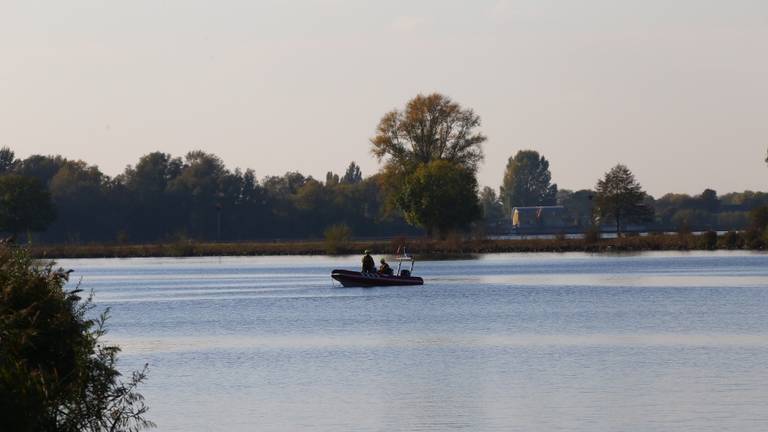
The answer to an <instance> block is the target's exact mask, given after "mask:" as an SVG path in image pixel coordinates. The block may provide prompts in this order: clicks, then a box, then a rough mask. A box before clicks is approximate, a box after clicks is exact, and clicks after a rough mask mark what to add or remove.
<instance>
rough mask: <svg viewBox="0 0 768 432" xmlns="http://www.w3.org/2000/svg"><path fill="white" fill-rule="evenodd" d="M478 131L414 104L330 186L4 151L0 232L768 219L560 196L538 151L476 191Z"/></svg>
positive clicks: (604, 188)
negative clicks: (369, 163)
mask: <svg viewBox="0 0 768 432" xmlns="http://www.w3.org/2000/svg"><path fill="white" fill-rule="evenodd" d="M479 127H480V117H479V116H478V115H477V114H476V113H475V112H474V111H473V110H472V109H469V108H464V107H462V106H461V105H459V104H458V103H456V102H454V101H452V100H451V99H450V98H448V97H447V96H444V95H441V94H438V93H434V94H430V95H417V96H416V97H414V98H413V99H411V100H410V101H408V102H407V103H406V105H405V107H404V108H403V109H394V110H392V111H390V112H387V113H385V114H384V115H383V116H382V118H381V120H380V121H379V124H378V126H377V128H376V131H375V134H374V136H373V137H372V138H371V139H370V145H371V152H372V153H373V155H374V156H375V157H376V158H377V159H378V160H379V162H380V163H381V169H380V171H379V172H378V173H376V174H373V175H371V176H369V177H363V175H362V173H361V171H360V167H359V166H358V165H357V164H356V163H355V162H351V163H350V164H349V166H348V168H347V170H346V172H344V173H339V174H337V173H332V172H328V173H327V175H326V177H325V179H315V178H312V177H311V176H306V175H303V174H301V173H299V172H288V173H285V174H284V175H282V176H267V177H262V178H258V177H257V175H256V173H255V172H254V171H253V170H251V169H246V170H244V171H243V170H240V169H235V170H230V169H228V168H227V167H226V166H225V165H224V163H223V161H222V160H221V159H220V158H219V157H217V156H216V155H214V154H211V153H206V152H203V151H191V152H189V153H187V154H186V155H185V156H184V157H183V158H182V157H175V156H172V155H169V154H166V153H162V152H154V153H150V154H147V155H145V156H143V157H141V158H140V159H139V160H138V161H137V162H136V164H135V165H133V166H130V165H129V166H128V167H126V169H125V170H124V171H123V172H122V173H120V174H119V175H117V176H115V177H110V176H108V175H106V174H104V173H102V172H101V171H100V170H99V168H98V167H96V166H94V165H89V164H88V163H86V162H84V161H80V160H69V159H66V158H65V157H63V156H44V155H33V156H29V157H27V158H26V159H17V158H16V157H15V154H14V152H13V151H12V150H11V149H9V148H3V149H0V231H3V232H8V233H14V234H23V233H30V232H41V234H40V235H39V240H41V241H43V242H49V243H53V242H57V243H61V242H65V243H91V242H101V243H147V242H150V243H152V242H172V241H176V240H180V239H191V240H199V241H208V242H211V241H248V240H278V239H279V240H294V239H319V238H323V237H325V238H326V240H329V239H330V240H332V243H339V244H341V243H344V242H346V241H348V240H349V239H350V238H353V237H356V238H374V237H394V236H403V235H405V236H415V235H424V234H426V235H427V236H429V237H438V238H441V239H445V238H447V237H449V236H452V235H454V234H456V233H458V234H460V235H463V234H466V233H468V232H474V234H475V237H478V236H482V235H483V234H507V233H509V232H511V231H512V222H511V216H512V211H513V209H514V208H519V207H541V206H553V205H561V206H563V208H562V209H561V208H557V209H552V210H556V212H554V211H553V212H552V213H550V215H551V214H557V216H556V217H554V219H555V220H554V221H552V220H551V219H552V218H553V216H548V215H547V212H543V211H540V209H530V208H529V209H527V210H525V211H527V212H528V214H529V215H530V214H533V218H534V220H533V222H534V223H533V224H529V225H528V227H529V228H531V229H533V230H536V229H541V228H543V227H545V226H546V225H547V224H548V223H550V222H554V223H552V224H550V226H549V227H547V228H548V229H549V231H550V232H555V233H565V232H582V233H583V232H587V231H606V230H611V231H613V230H615V231H616V232H617V233H622V232H632V231H635V232H636V231H641V230H644V231H669V230H674V231H678V232H687V231H705V230H715V231H727V230H743V229H750V230H752V231H755V230H756V229H757V228H755V227H756V226H762V225H760V224H757V225H756V224H755V223H754V217H753V215H752V213H754V211H755V210H756V209H761V208H768V207H767V206H768V194H766V193H762V192H750V191H747V192H742V193H729V194H725V195H722V196H718V194H717V192H716V191H714V190H712V189H706V190H704V191H703V192H702V193H701V194H700V195H696V196H689V195H684V194H667V195H664V196H662V197H660V198H658V199H655V198H654V197H652V196H651V195H649V194H647V193H646V192H645V191H644V190H643V189H642V187H641V184H640V182H639V181H638V180H637V179H635V176H634V174H633V173H632V172H631V171H630V169H629V168H628V167H627V166H625V165H623V164H617V165H615V166H614V167H612V168H610V169H609V170H608V171H607V172H605V174H604V176H603V177H601V178H599V179H598V181H597V182H596V184H595V186H594V188H593V189H584V190H578V191H570V190H567V189H560V188H558V185H557V184H555V183H553V182H552V175H551V172H550V169H549V161H547V159H546V158H545V157H544V156H542V155H540V154H539V153H538V152H536V151H534V150H520V151H518V152H517V153H516V154H514V155H513V156H512V157H510V158H509V160H508V163H507V166H506V169H505V171H504V173H503V176H502V184H501V185H500V187H499V188H498V193H497V189H494V188H490V187H485V188H484V189H483V190H479V189H478V183H477V171H478V167H479V165H480V164H481V163H482V161H483V151H482V147H481V146H482V143H483V142H485V141H486V139H487V137H486V136H485V135H483V134H482V133H481V132H480V131H479ZM531 210H535V211H533V212H531ZM766 211H768V210H766ZM562 213H564V216H563V215H562ZM529 217H530V216H529ZM518 228H519V226H518ZM553 228H554V230H553ZM558 230H559V231H558ZM761 236H763V237H766V238H768V233H766V235H763V234H762V231H761Z"/></svg>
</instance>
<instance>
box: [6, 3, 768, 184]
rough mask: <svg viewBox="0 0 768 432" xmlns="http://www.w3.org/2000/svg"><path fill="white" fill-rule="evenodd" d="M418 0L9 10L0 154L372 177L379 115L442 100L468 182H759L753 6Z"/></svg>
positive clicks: (760, 67) (763, 88)
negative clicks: (192, 162) (196, 156)
mask: <svg viewBox="0 0 768 432" xmlns="http://www.w3.org/2000/svg"><path fill="white" fill-rule="evenodd" d="M434 4H436V2H435V1H424V2H420V3H418V4H410V3H406V2H402V1H396V2H387V3H365V4H357V3H355V2H351V1H345V0H307V1H304V2H301V3H291V4H283V3H281V2H276V1H267V2H260V3H258V4H251V3H250V2H245V1H241V0H231V1H228V2H225V3H219V4H217V6H216V7H215V8H212V7H205V4H204V3H190V2H182V1H180V0H174V1H171V2H168V3H165V4H162V5H158V4H155V3H154V2H147V1H139V2H132V3H130V4H119V5H118V4H112V5H109V6H103V5H100V4H98V3H95V2H93V1H88V0H78V1H75V2H67V4H59V3H56V2H49V3H45V2H44V3H43V4H29V3H21V2H19V3H17V4H12V5H9V6H6V7H5V8H4V9H5V11H4V14H3V16H2V17H0V24H2V25H0V35H3V36H4V37H2V38H0V47H3V49H4V52H6V53H7V54H6V55H5V56H3V57H2V58H1V59H0V66H2V70H4V72H3V75H4V79H3V80H0V94H2V95H3V96H4V97H2V98H0V114H1V115H2V117H3V118H4V122H5V123H6V124H5V125H4V127H3V128H0V145H7V146H9V147H10V148H11V149H12V150H14V151H15V152H16V156H17V157H19V158H24V157H27V156H29V155H30V154H44V155H47V154H61V155H62V156H64V157H67V158H69V159H82V160H84V161H86V162H87V163H89V164H93V165H97V166H99V168H100V169H101V170H102V172H104V173H105V174H107V175H109V176H111V177H114V176H115V175H117V174H119V173H120V172H122V171H123V169H124V168H125V166H126V165H129V164H130V165H134V164H135V163H136V161H138V158H139V157H140V156H142V155H144V154H147V153H149V152H151V151H162V152H164V153H170V154H172V155H174V156H183V155H184V154H185V153H186V152H187V151H190V150H194V149H200V150H203V151H206V152H209V153H213V154H216V155H218V156H219V157H221V158H222V160H223V161H224V163H225V164H226V166H227V167H228V168H230V169H234V168H236V167H239V168H242V169H246V168H252V169H254V171H255V172H256V175H257V177H258V178H260V179H261V178H264V177H265V176H271V175H278V176H279V175H282V174H284V173H285V172H288V171H298V172H301V173H303V174H305V175H311V176H313V177H314V178H316V179H319V180H322V179H323V178H324V176H325V172H327V171H333V172H336V173H342V172H343V171H344V169H345V168H346V166H347V164H348V163H349V162H350V161H355V162H357V163H358V164H359V165H360V166H361V169H362V171H363V174H364V175H365V176H370V175H372V174H374V173H375V172H376V171H378V167H379V164H378V163H377V162H376V160H375V158H374V157H373V156H372V155H371V154H370V143H369V141H368V139H369V138H371V137H372V136H373V135H374V133H375V127H376V124H377V123H378V121H379V119H380V118H381V116H382V115H384V114H385V113H386V112H387V111H389V110H391V109H395V108H397V109H402V108H403V106H404V105H405V103H406V102H407V101H408V100H409V99H410V98H412V97H414V96H416V94H419V93H425V94H426V93H431V92H440V93H443V94H445V95H447V96H449V97H451V98H452V99H453V100H454V101H456V102H458V103H459V104H461V105H462V106H463V107H465V108H471V109H473V110H474V111H475V112H476V113H477V114H478V115H480V117H481V119H482V121H483V124H482V126H481V127H480V131H482V132H483V133H484V134H485V135H487V136H488V138H489V139H488V141H487V142H486V143H485V144H484V146H483V149H484V152H485V161H484V163H483V164H482V165H481V166H480V170H479V172H478V180H479V184H480V186H481V187H482V186H490V187H492V188H493V189H494V190H498V186H499V185H500V184H501V179H502V176H503V172H504V168H505V166H506V161H507V158H509V157H510V156H512V155H514V154H515V153H516V152H517V151H518V150H523V149H532V150H536V151H538V152H539V153H540V154H541V155H543V156H544V157H546V158H547V159H548V160H549V161H550V169H551V171H552V180H553V182H554V183H557V184H558V187H559V188H562V189H571V190H578V189H585V188H593V187H594V185H595V183H596V182H597V180H598V178H600V177H601V176H602V175H603V174H604V173H605V172H606V171H607V170H609V169H610V168H611V167H612V166H614V165H616V164H617V163H623V164H625V165H627V166H628V167H629V168H630V169H631V170H632V171H633V172H634V173H635V175H636V177H637V179H638V181H639V182H640V184H641V185H642V186H643V188H644V189H645V190H646V192H648V193H649V194H651V195H653V196H655V197H660V196H662V195H664V194H666V193H687V194H690V195H696V194H700V193H701V192H702V191H703V190H704V189H705V188H711V189H714V190H716V191H717V192H718V193H719V194H724V193H728V192H742V191H744V190H755V191H760V190H765V186H764V185H765V175H766V171H765V170H766V167H765V162H764V159H765V151H766V145H767V144H768V140H766V136H768V124H767V123H766V122H765V120H764V119H765V118H767V117H768V106H766V105H765V104H764V102H763V101H765V100H766V99H768V83H767V82H766V81H765V79H764V77H765V76H766V73H768V58H767V57H766V56H763V55H759V53H760V52H764V51H765V49H766V48H768V47H767V46H766V45H768V43H766V41H768V26H766V25H765V23H766V22H767V21H768V4H766V3H763V2H758V1H752V0H741V1H737V2H730V3H728V4H727V5H726V4H720V3H718V2H696V1H693V0H681V1H678V2H675V3H674V4H669V2H663V1H660V0H653V1H649V2H644V3H643V4H632V5H627V4H621V5H618V4H613V3H611V2H606V1H604V0H591V1H588V2H583V3H581V4H579V5H574V4H569V3H567V2H562V1H552V2H546V3H542V2H536V1H534V0H518V1H515V2H510V1H503V0H502V1H482V2H477V3H473V5H472V6H471V7H469V6H466V5H465V4H463V3H462V2H458V1H449V2H440V5H441V7H440V8H439V9H435V8H434V7H432V6H434Z"/></svg>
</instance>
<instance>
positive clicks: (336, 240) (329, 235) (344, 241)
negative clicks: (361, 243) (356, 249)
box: [324, 224, 352, 255]
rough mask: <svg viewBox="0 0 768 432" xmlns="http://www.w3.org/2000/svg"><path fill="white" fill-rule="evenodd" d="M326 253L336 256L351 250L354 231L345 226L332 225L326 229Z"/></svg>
mask: <svg viewBox="0 0 768 432" xmlns="http://www.w3.org/2000/svg"><path fill="white" fill-rule="evenodd" d="M324 235H325V252H326V253H327V254H329V255H335V254H338V253H340V252H343V251H345V250H349V246H350V240H351V239H352V230H351V229H350V228H349V227H348V226H347V225H345V224H337V225H332V226H330V227H328V228H326V229H325V232H324Z"/></svg>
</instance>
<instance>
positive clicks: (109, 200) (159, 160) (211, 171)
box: [0, 148, 419, 243]
mask: <svg viewBox="0 0 768 432" xmlns="http://www.w3.org/2000/svg"><path fill="white" fill-rule="evenodd" d="M25 179H34V181H35V182H37V184H39V185H40V186H41V187H42V188H43V189H44V190H45V191H47V193H48V194H49V197H50V201H51V203H52V205H53V208H54V215H53V216H54V217H53V218H50V221H48V222H49V223H50V224H49V225H47V224H45V223H42V225H47V229H45V230H44V231H43V230H41V229H36V228H37V227H40V226H41V224H35V222H46V221H36V220H35V219H39V218H40V217H45V214H44V213H46V212H41V211H40V208H44V207H45V206H44V205H41V204H38V205H35V204H34V203H27V204H29V205H27V207H31V208H33V209H34V212H33V213H34V214H28V215H25V216H23V217H22V219H24V220H21V221H18V223H17V224H16V225H14V224H13V223H12V222H13V221H10V222H11V223H10V225H9V222H8V220H6V223H5V226H3V227H2V230H3V231H6V232H12V231H16V232H18V233H19V234H26V231H28V230H33V231H36V230H40V231H43V232H41V233H40V234H39V235H38V236H37V239H38V240H39V241H43V242H67V243H88V242H117V243H141V242H157V241H173V240H178V239H187V238H188V239H196V240H208V241H215V240H221V241H239V240H255V239H303V238H320V237H322V236H323V232H324V231H325V230H326V229H327V228H328V227H329V226H331V225H335V224H344V225H346V226H348V227H349V228H350V229H351V231H352V233H353V235H355V236H360V237H385V236H392V235H400V234H403V233H405V234H410V235H415V234H418V233H419V231H418V230H417V229H416V228H413V227H410V226H408V225H407V224H406V223H405V222H404V221H403V219H402V218H400V217H398V216H397V215H391V214H387V212H384V211H383V206H384V196H383V193H382V190H381V187H380V185H379V182H378V177H377V176H375V175H374V176H370V177H367V178H363V175H362V173H361V171H360V168H359V166H358V165H357V164H356V163H354V162H352V163H350V164H349V167H348V169H347V170H346V172H345V173H342V174H341V175H339V174H334V173H330V172H329V173H328V175H327V176H326V179H325V181H320V180H317V179H314V178H312V177H311V176H305V175H303V174H301V173H298V172H288V173H286V174H284V175H282V176H267V177H264V178H261V179H259V178H257V176H256V173H255V172H254V171H253V170H251V169H246V170H245V171H242V170H240V169H235V170H234V171H233V170H229V169H228V168H227V167H226V166H225V165H224V163H223V162H222V160H221V159H220V158H219V157H217V156H216V155H214V154H210V153H205V152H202V151H192V152H189V153H187V155H186V156H184V158H180V157H173V156H171V155H169V154H166V153H161V152H155V153H150V154H147V155H145V156H142V157H141V158H140V159H139V161H138V162H137V163H136V164H135V165H133V166H128V167H127V168H126V169H125V170H124V172H123V173H121V174H119V175H117V176H115V177H110V176H108V175H106V174H104V173H103V172H101V171H100V170H99V168H98V167H96V166H94V165H89V164H87V163H86V162H84V161H80V160H70V159H67V158H65V157H63V156H43V155H33V156H29V157H27V158H25V159H16V158H15V157H14V153H13V151H12V150H10V149H8V148H4V149H2V150H0V189H2V188H3V187H5V188H6V189H8V190H9V192H14V191H16V192H17V191H18V190H19V188H20V187H21V186H20V184H21V183H22V182H23V180H25ZM24 195H25V196H22V197H19V199H18V200H22V201H23V200H28V199H29V198H30V197H29V193H26V194H24ZM23 205H24V203H22V206H23ZM6 210H7V209H6ZM1 212H2V211H0V213H1ZM6 219H7V218H6ZM2 220H3V217H2V216H0V221H2ZM0 225H2V223H0Z"/></svg>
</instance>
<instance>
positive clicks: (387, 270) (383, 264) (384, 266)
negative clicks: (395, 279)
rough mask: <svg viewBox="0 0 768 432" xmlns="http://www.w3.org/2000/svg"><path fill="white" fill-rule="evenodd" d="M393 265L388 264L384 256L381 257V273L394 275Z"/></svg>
mask: <svg viewBox="0 0 768 432" xmlns="http://www.w3.org/2000/svg"><path fill="white" fill-rule="evenodd" d="M392 273H393V272H392V267H390V266H389V264H387V262H386V261H384V258H382V259H381V266H379V274H383V275H389V276H392Z"/></svg>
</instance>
